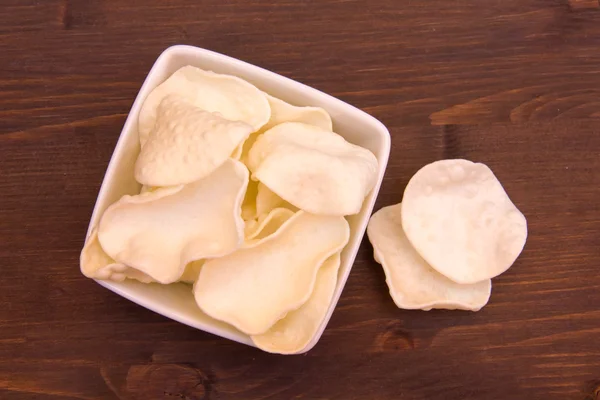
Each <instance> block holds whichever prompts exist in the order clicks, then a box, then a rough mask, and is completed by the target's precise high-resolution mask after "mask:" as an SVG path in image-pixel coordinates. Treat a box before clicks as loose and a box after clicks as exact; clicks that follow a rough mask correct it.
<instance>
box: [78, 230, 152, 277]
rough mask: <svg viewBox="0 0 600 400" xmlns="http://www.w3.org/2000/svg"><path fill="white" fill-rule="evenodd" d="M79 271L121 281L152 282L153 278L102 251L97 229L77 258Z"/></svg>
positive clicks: (90, 275)
mask: <svg viewBox="0 0 600 400" xmlns="http://www.w3.org/2000/svg"><path fill="white" fill-rule="evenodd" d="M79 265H80V268H81V273H83V275H85V276H87V277H88V278H92V279H103V280H111V281H115V282H122V281H124V280H125V279H126V278H128V279H135V280H137V281H140V282H143V283H150V282H154V280H153V279H152V278H151V277H150V276H148V275H146V274H144V273H143V272H141V271H138V270H136V269H135V268H131V267H128V266H127V265H125V264H121V263H118V262H116V261H115V260H113V259H112V258H110V257H109V256H108V254H106V253H105V252H104V249H103V248H102V246H100V242H99V241H98V230H97V229H96V228H93V229H92V232H91V234H90V236H89V237H88V239H87V240H86V242H85V245H84V246H83V250H82V251H81V256H80V258H79Z"/></svg>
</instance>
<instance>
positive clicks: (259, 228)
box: [245, 208, 294, 241]
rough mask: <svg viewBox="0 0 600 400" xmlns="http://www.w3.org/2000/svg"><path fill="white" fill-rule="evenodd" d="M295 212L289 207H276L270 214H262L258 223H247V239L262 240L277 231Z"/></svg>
mask: <svg viewBox="0 0 600 400" xmlns="http://www.w3.org/2000/svg"><path fill="white" fill-rule="evenodd" d="M293 215H294V212H293V211H292V210H289V209H287V208H274V209H273V210H271V212H269V213H268V214H263V215H261V216H260V217H259V218H258V219H257V220H256V223H251V224H248V223H246V228H245V236H246V241H250V240H261V239H264V238H266V237H267V236H270V235H272V234H274V233H275V232H277V230H278V229H279V228H280V227H281V226H282V225H283V224H284V223H285V222H286V221H287V220H288V219H290V218H291V217H292V216H293Z"/></svg>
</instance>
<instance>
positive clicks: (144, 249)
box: [98, 159, 248, 283]
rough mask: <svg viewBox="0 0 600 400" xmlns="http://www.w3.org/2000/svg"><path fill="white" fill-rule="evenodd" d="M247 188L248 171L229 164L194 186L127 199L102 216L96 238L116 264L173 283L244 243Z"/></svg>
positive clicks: (242, 166) (233, 161)
mask: <svg viewBox="0 0 600 400" xmlns="http://www.w3.org/2000/svg"><path fill="white" fill-rule="evenodd" d="M247 185H248V170H247V169H246V167H245V166H244V165H243V164H242V163H240V162H239V161H235V160H232V159H229V160H228V161H226V162H225V163H224V164H223V165H222V166H221V167H220V168H218V169H217V170H216V171H215V172H213V173H212V174H210V175H209V176H208V177H206V178H204V179H201V180H199V181H196V182H194V183H191V184H188V185H185V186H175V187H168V188H159V189H157V190H155V191H154V192H150V193H144V194H140V195H136V196H123V197H122V198H121V199H120V200H119V201H118V202H116V203H115V204H113V205H112V206H110V207H109V208H108V209H107V210H106V212H105V213H104V215H103V216H102V219H101V221H100V225H99V230H98V238H99V240H100V243H101V245H102V248H103V249H104V250H105V251H106V253H107V254H108V255H109V256H110V257H112V258H113V259H114V260H116V261H117V262H119V263H122V264H125V265H129V266H132V267H134V268H136V269H138V270H140V271H142V272H144V273H146V274H148V275H150V276H151V277H152V278H153V279H155V280H156V281H158V282H160V283H172V282H175V281H177V280H179V278H180V277H181V275H182V274H183V272H184V270H185V266H186V265H187V264H188V263H189V262H191V261H195V260H200V259H203V258H208V257H220V256H223V255H225V254H228V253H230V252H232V251H234V250H236V249H237V248H238V247H239V246H240V245H241V244H242V243H243V239H244V221H243V220H242V217H241V203H242V199H243V198H244V193H245V191H246V186H247Z"/></svg>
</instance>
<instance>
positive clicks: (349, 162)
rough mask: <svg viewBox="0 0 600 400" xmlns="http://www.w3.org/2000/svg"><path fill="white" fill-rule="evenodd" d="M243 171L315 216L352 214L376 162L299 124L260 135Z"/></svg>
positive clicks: (343, 142) (374, 175) (370, 183)
mask: <svg viewBox="0 0 600 400" xmlns="http://www.w3.org/2000/svg"><path fill="white" fill-rule="evenodd" d="M248 167H249V168H250V171H252V174H253V177H254V178H255V179H258V180H259V181H261V182H262V183H263V184H264V185H266V186H267V187H268V188H269V189H271V191H273V192H274V193H276V194H277V195H278V196H280V197H281V198H283V199H285V200H286V201H288V202H289V203H291V204H292V205H294V206H296V207H298V208H299V209H301V210H305V211H308V212H310V213H312V214H317V215H332V216H343V215H352V214H357V213H358V212H360V209H361V207H362V203H363V201H364V198H365V196H366V195H367V194H368V193H369V192H370V191H371V189H372V188H373V186H374V185H375V182H376V179H377V159H376V158H375V156H374V155H373V153H371V152H370V151H369V150H367V149H365V148H362V147H359V146H356V145H354V144H351V143H349V142H347V141H346V140H345V139H344V138H343V137H341V136H340V135H338V134H336V133H334V132H328V131H326V130H323V129H321V128H318V127H314V126H311V125H307V124H302V123H298V122H286V123H283V124H279V125H277V126H276V127H274V128H272V129H270V130H268V131H267V132H265V133H264V134H263V135H261V136H260V137H259V138H258V140H257V141H256V143H255V144H254V145H253V146H252V149H251V150H250V154H249V156H248Z"/></svg>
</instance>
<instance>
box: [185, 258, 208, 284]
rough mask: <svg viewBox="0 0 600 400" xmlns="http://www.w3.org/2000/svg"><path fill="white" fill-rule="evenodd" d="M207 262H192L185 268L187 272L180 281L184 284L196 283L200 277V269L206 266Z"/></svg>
mask: <svg viewBox="0 0 600 400" xmlns="http://www.w3.org/2000/svg"><path fill="white" fill-rule="evenodd" d="M205 261H206V260H197V261H192V262H191V263H189V264H188V265H186V266H185V271H183V274H182V275H181V278H179V280H180V281H181V282H184V283H192V284H193V283H194V282H196V280H197V279H198V275H200V268H202V265H204V262H205Z"/></svg>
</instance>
